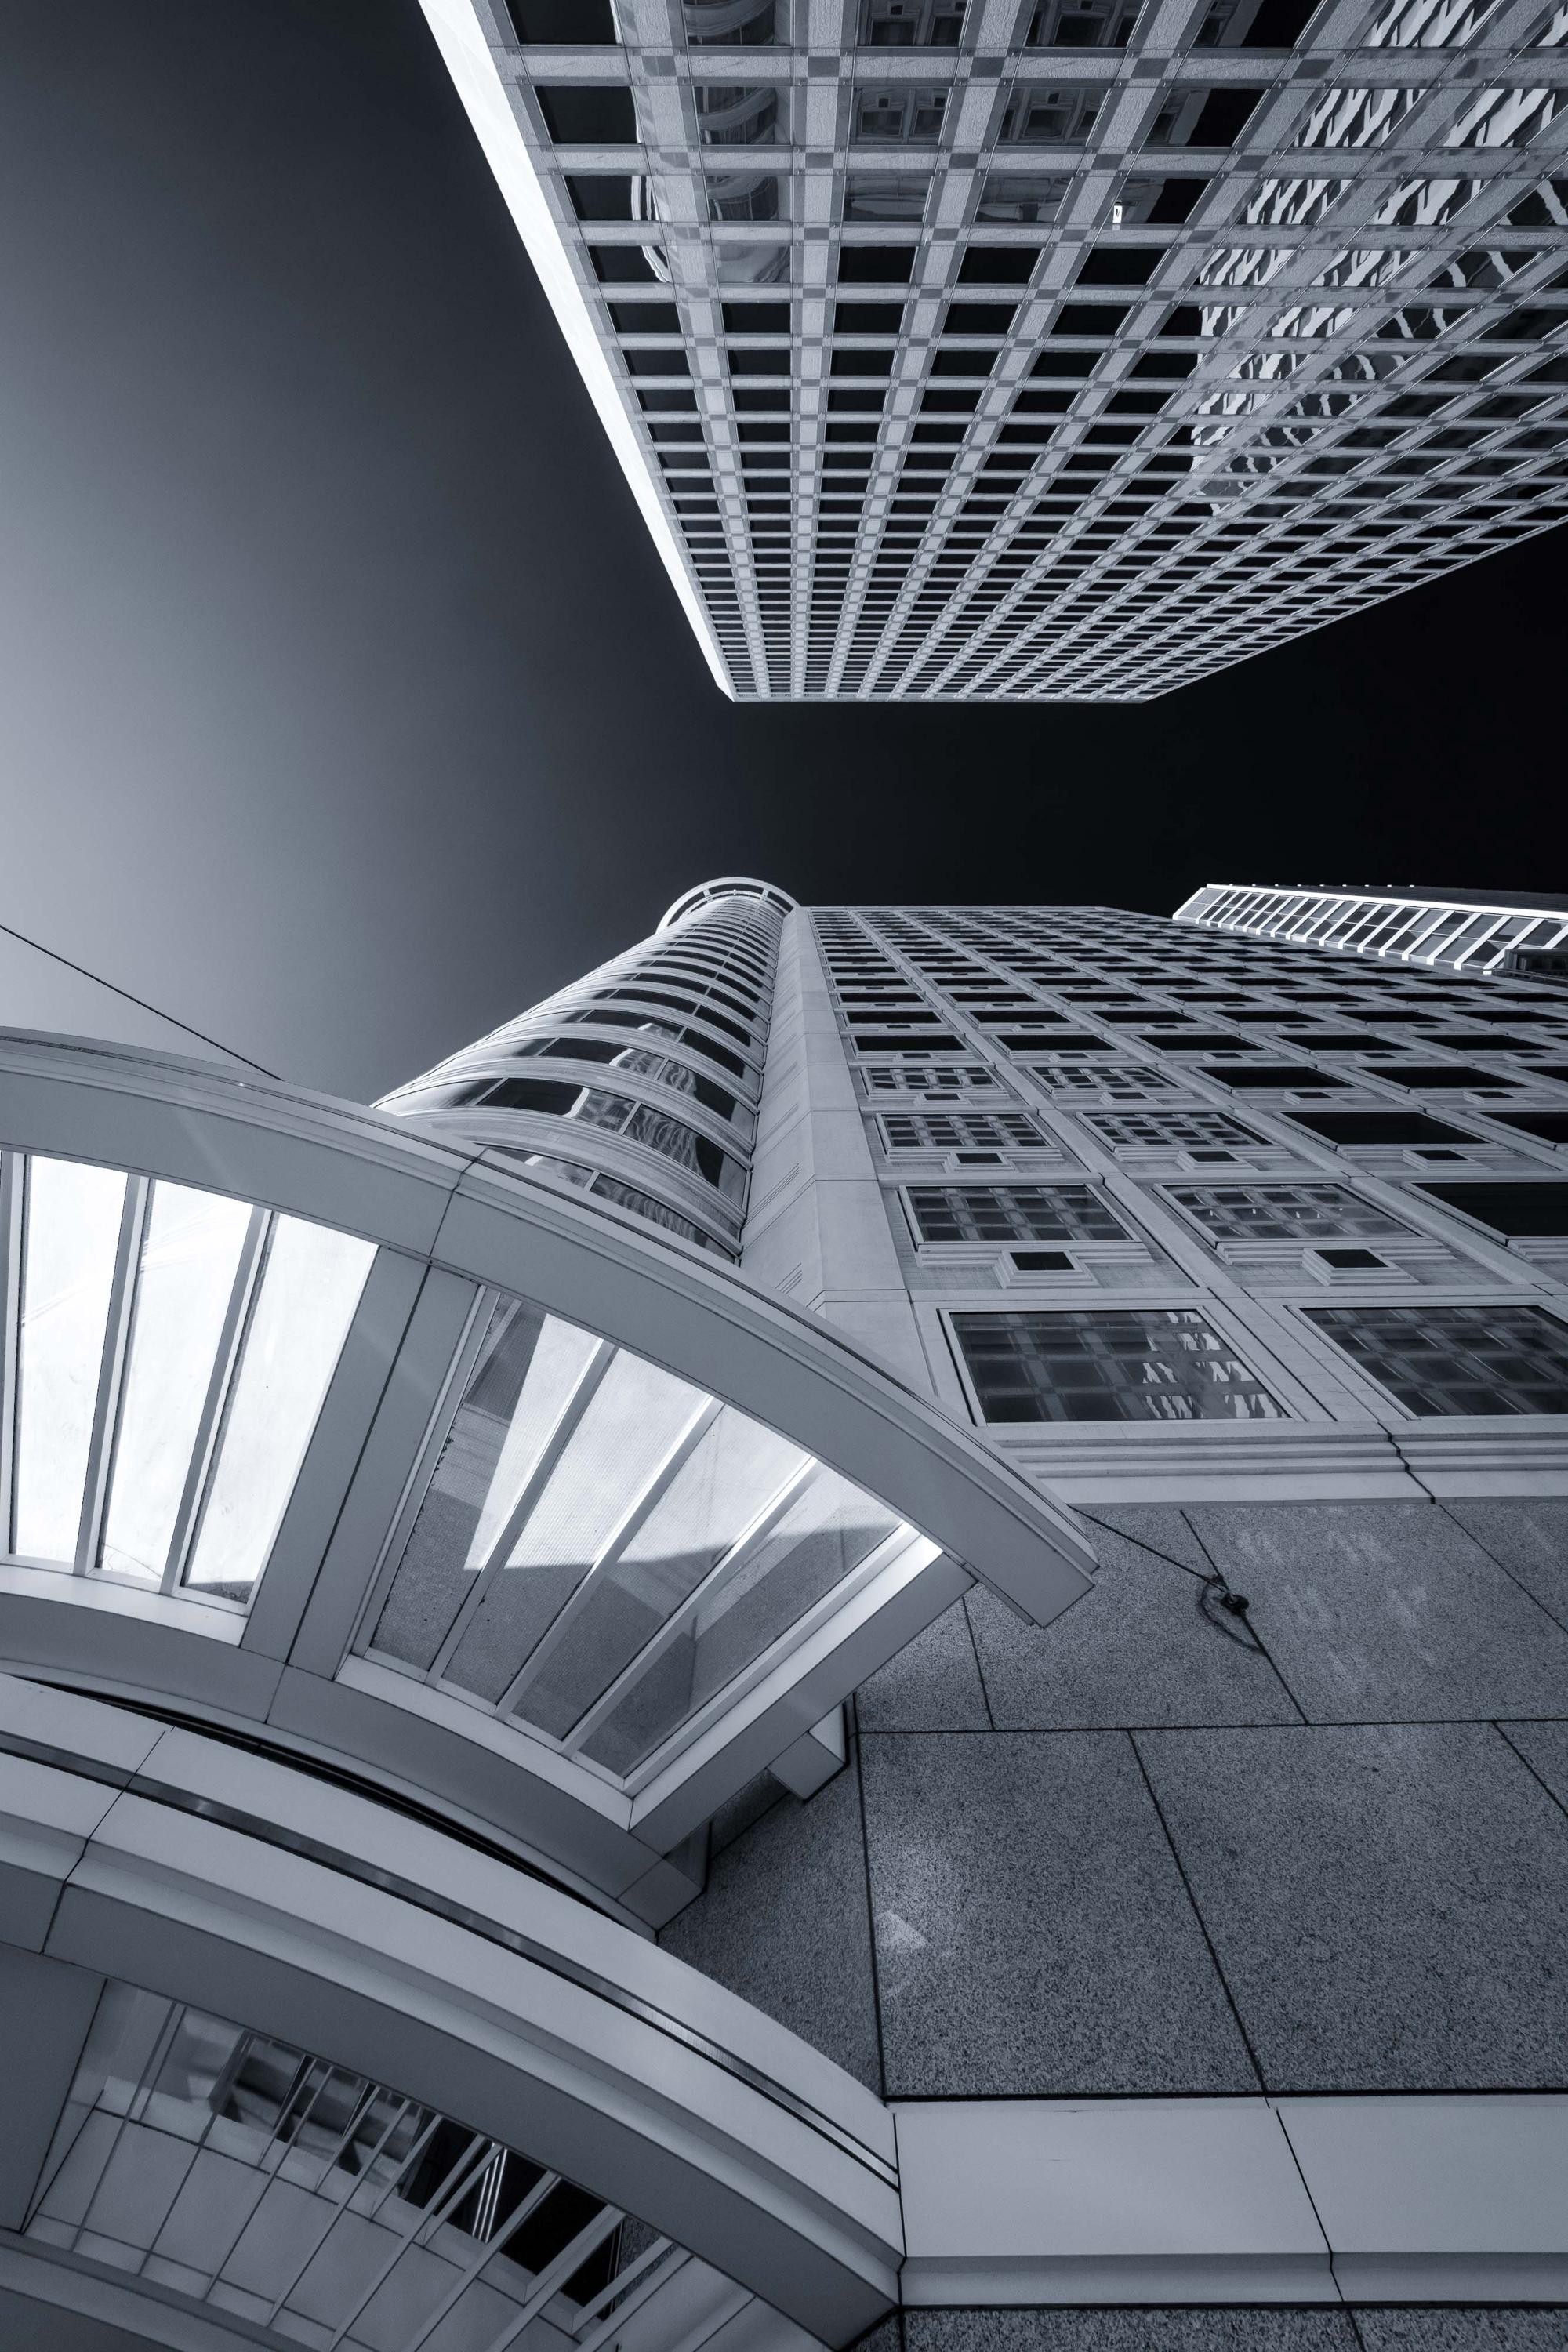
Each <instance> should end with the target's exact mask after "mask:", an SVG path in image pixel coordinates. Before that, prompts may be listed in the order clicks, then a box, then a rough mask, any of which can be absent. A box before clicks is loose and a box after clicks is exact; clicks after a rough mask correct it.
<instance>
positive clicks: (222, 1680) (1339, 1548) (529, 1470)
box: [0, 877, 1568, 2352]
mask: <svg viewBox="0 0 1568 2352" xmlns="http://www.w3.org/2000/svg"><path fill="white" fill-rule="evenodd" d="M1214 887H1215V890H1220V889H1221V886H1214ZM1268 895H1269V896H1270V898H1272V896H1273V895H1275V894H1268ZM1287 895H1289V896H1290V897H1291V898H1302V899H1304V898H1306V897H1307V896H1308V895H1311V894H1305V893H1291V894H1287ZM1361 895H1362V896H1363V898H1365V899H1366V900H1367V902H1368V904H1369V905H1370V904H1371V903H1372V902H1373V900H1376V901H1377V902H1378V903H1380V904H1381V905H1383V906H1384V907H1387V906H1390V905H1392V904H1393V903H1394V900H1395V898H1397V897H1398V894H1396V893H1391V892H1381V893H1380V892H1376V891H1368V892H1364V893H1363V894H1361ZM1200 902H1204V903H1202V904H1200ZM1401 903H1403V904H1404V905H1405V906H1406V907H1407V908H1412V909H1414V908H1415V906H1416V905H1417V904H1419V906H1420V907H1421V908H1426V906H1427V905H1428V904H1430V905H1431V906H1434V907H1437V906H1445V905H1447V906H1449V907H1452V906H1461V905H1462V906H1465V907H1467V908H1471V909H1475V908H1479V907H1480V906H1481V905H1482V904H1483V902H1481V901H1479V900H1477V899H1464V898H1458V899H1456V898H1454V897H1453V894H1448V895H1447V898H1444V897H1443V895H1442V894H1434V896H1433V898H1432V899H1431V900H1430V901H1427V900H1426V899H1421V898H1419V897H1418V894H1406V895H1405V898H1404V899H1403V900H1402V901H1401ZM1250 904H1251V894H1247V898H1246V900H1245V901H1238V900H1236V899H1235V898H1234V897H1233V895H1232V894H1230V893H1228V892H1226V893H1225V894H1224V896H1223V897H1222V898H1214V899H1208V898H1207V896H1206V894H1205V893H1200V894H1198V898H1197V900H1194V902H1192V905H1193V906H1197V907H1198V908H1199V911H1198V913H1197V915H1196V917H1195V919H1194V916H1193V914H1192V910H1191V907H1189V908H1184V910H1183V915H1184V918H1186V919H1183V920H1178V921H1171V920H1166V919H1157V918H1153V917H1150V916H1146V915H1139V914H1131V913H1126V912H1121V911H1118V910H1115V909H1111V908H1053V907H1040V906H1032V907H1029V906H1019V907H1001V908H961V907H931V908H888V907H865V908H803V907H800V906H799V905H797V904H796V903H795V900H794V899H793V898H791V897H790V896H789V894H788V893H787V892H785V891H784V890H781V889H779V888H777V887H774V886H773V885H772V884H769V883H766V882H762V881H757V880H754V879H751V878H749V877H723V878H721V879H719V880H716V881H713V882H710V883H708V884H704V885H702V886H700V887H699V888H696V889H694V890H692V891H690V892H689V893H687V894H686V895H685V896H684V897H683V898H681V899H679V900H678V901H677V903H676V905H675V906H674V907H672V908H670V909H669V911H668V914H667V915H666V916H665V918H664V919H663V920H662V922H661V923H660V924H659V926H658V928H657V929H656V930H655V931H653V932H652V933H651V934H650V936H649V937H648V939H647V940H644V941H643V942H641V943H640V944H639V945H637V946H636V947H634V948H632V949H630V950H627V952H626V953H625V954H624V955H622V956H619V957H616V958H615V959H613V960H612V961H610V962H609V963H607V964H605V966H603V967H601V968H600V969H599V970H598V971H595V972H593V973H590V974H588V975H586V976H585V977H584V979H583V980H582V981H580V982H574V983H573V984H572V985H570V986H568V987H566V988H564V989H563V990H562V991H560V992H558V993H557V994H556V995H555V996H553V997H552V998H550V999H549V1000H547V1001H546V1002H545V1003H542V1004H541V1005H538V1006H536V1007H534V1008H532V1009H531V1011H530V1012H528V1013H524V1014H522V1015H521V1016H519V1017H518V1018H517V1019H515V1020H514V1021H511V1022H509V1023H508V1024H505V1025H504V1026H503V1027H502V1028H500V1029H499V1030H497V1031H496V1032H494V1033H493V1034H491V1035H490V1036H489V1037H487V1038H485V1039H483V1040H481V1041H479V1043H477V1044H476V1045H472V1046H469V1047H466V1048H464V1049H463V1050H462V1051H461V1052H459V1053H458V1054H456V1055H454V1056H453V1057H452V1058H451V1059H450V1060H449V1061H448V1062H447V1063H445V1064H443V1065H442V1066H440V1067H439V1068H437V1070H434V1071H431V1072H429V1073H427V1074H426V1076H424V1077H421V1078H418V1079H416V1080H414V1081H412V1082H411V1083H410V1084H409V1085H408V1086H406V1087H403V1088H401V1089H399V1090H398V1091H397V1092H396V1093H395V1095H393V1096H391V1097H388V1098H387V1100H386V1102H385V1103H384V1105H383V1106H381V1107H379V1108H377V1109H376V1110H374V1111H368V1112H367V1111H364V1110H362V1109H359V1108H356V1107H355V1106H353V1105H350V1104H346V1103H342V1102H338V1101H335V1100H329V1099H326V1098H322V1097H312V1096H308V1095H304V1094H301V1093H300V1092H298V1091H297V1090H294V1089H291V1088H289V1087H286V1086H283V1085H281V1084H276V1085H268V1084H265V1083H259V1082H258V1080H257V1079H256V1077H255V1076H252V1075H247V1076H244V1077H243V1078H242V1077H241V1076H239V1075H238V1074H237V1072H235V1071H234V1070H233V1069H232V1068H224V1067H221V1066H215V1065H213V1064H212V1063H210V1062H205V1061H196V1060H195V1059H191V1058H188V1057H185V1056H184V1055H180V1054H178V1053H176V1052H175V1051H174V1049H173V1048H172V1046H171V1044H170V1042H169V1041H168V1040H166V1039H164V1038H163V1037H157V1038H154V1039H153V1040H151V1041H147V1040H145V1039H144V1038H142V1037H141V1036H138V1037H137V1038H136V1039H134V1040H131V1039H125V1038H121V1039H119V1040H116V1039H114V1038H112V1037H109V1038H102V1039H99V1040H89V1039H83V1038H81V1037H69V1036H62V1035H49V1034H40V1033H39V1032H37V1031H36V1030H30V1031H22V1030H14V1031H8V1032H6V1033H5V1034H4V1035H3V1036H0V1147H3V1150H0V1243H3V1255H0V1273H3V1276H4V1282H3V1286H0V1303H3V1307H4V1348H3V1349H0V1380H3V1382H4V1397H3V1404H4V1412H3V1415H0V1427H3V1429H4V1433H5V1446H4V1451H3V1454H0V1477H3V1482H4V1509H5V1538H6V1541H5V1560H4V1562H0V1625H3V1626H4V1628H5V1638H4V1641H3V1642H0V1790H3V1791H4V1801H3V1806H0V1984H3V1985H4V1988H5V2015H6V2017H7V2020H8V2021H12V2031H11V2032H8V2033H7V2034H6V2035H5V2036H4V2037H0V2086H3V2089H4V2097H5V2114H6V2117H7V2130H6V2133H5V2136H4V2144H3V2146H0V2336H3V2337H4V2340H5V2341H6V2342H7V2343H9V2342H13V2341H14V2342H16V2343H17V2344H18V2345H26V2346H27V2347H29V2352H32V2347H39V2352H130V2347H133V2346H136V2347H140V2346H144V2345H148V2344H157V2345H168V2346H175V2347H182V2352H186V2347H191V2348H192V2352H230V2347H236V2346H239V2345H260V2346H265V2347H271V2346H284V2345H289V2346H292V2345H299V2344H306V2345H310V2346H317V2347H337V2346H352V2347H364V2352H511V2347H517V2346H520V2345H523V2344H526V2345H528V2346H529V2347H530V2352H559V2347H563V2346H564V2345H573V2346H576V2347H581V2352H599V2347H604V2352H611V2347H626V2352H698V2347H713V2352H810V2347H811V2346H813V2345H827V2346H834V2347H847V2346H848V2345H850V2344H851V2343H854V2342H857V2341H858V2340H859V2339H860V2338H861V2337H862V2336H867V2335H868V2332H869V2331H880V2333H879V2335H878V2336H877V2341H878V2344H879V2347H882V2346H886V2347H888V2352H894V2347H897V2346H899V2345H900V2344H901V2345H902V2346H903V2347H906V2352H968V2347H982V2346H983V2347H987V2352H989V2347H993V2346H994V2347H997V2352H1014V2347H1031V2352H1032V2347H1036V2346H1038V2347H1041V2352H1047V2347H1062V2352H1094V2347H1104V2346H1109V2347H1113V2352H1121V2347H1125V2348H1126V2352H1134V2347H1144V2346H1151V2347H1156V2352H1187V2347H1194V2352H1195V2347H1207V2346H1209V2345H1211V2344H1213V2345H1224V2346H1240V2347H1256V2352H1358V2347H1360V2352H1447V2347H1458V2352H1483V2347H1485V2352H1496V2347H1502V2352H1542V2347H1548V2346H1552V2345H1558V2344H1561V2343H1562V2342H1563V2340H1564V2336H1563V2329H1564V2326H1568V2318H1565V2314H1568V2214H1565V2212H1564V2210H1563V2197H1562V2182H1563V2179H1564V2178H1568V2008H1565V2005H1564V2003H1563V1997H1562V1993H1563V1980H1562V1960H1561V1955H1562V1951H1563V1945H1564V1938H1565V1935H1568V1583H1565V1581H1564V1577H1565V1569H1564V1561H1565V1559H1568V1315H1565V1313H1564V1299H1565V1297H1568V1182H1564V1181H1563V1180H1562V1174H1561V1168H1560V1154H1561V1151H1562V1150H1563V1147H1564V1146H1565V1145H1568V985H1564V984H1563V983H1562V982H1558V981H1556V980H1554V979H1553V978H1552V975H1551V974H1550V972H1544V971H1542V970H1540V969H1535V970H1533V971H1532V970H1530V969H1528V968H1527V969H1521V970H1519V971H1510V970H1507V969H1505V965H1504V960H1503V950H1498V952H1496V953H1489V954H1488V955H1487V956H1485V957H1484V958H1482V957H1480V956H1479V955H1476V956H1472V955H1471V954H1470V953H1469V952H1468V951H1467V952H1466V953H1465V955H1464V956H1463V958H1462V959H1461V958H1458V957H1455V958H1451V959H1450V960H1448V961H1447V962H1445V961H1443V960H1442V945H1443V942H1442V941H1441V940H1439V939H1438V937H1437V934H1436V931H1434V930H1433V929H1430V928H1429V927H1428V928H1426V929H1423V930H1422V931H1421V936H1420V938H1419V939H1415V940H1412V941H1410V942H1407V949H1408V954H1407V960H1405V961H1395V960H1394V956H1393V955H1392V954H1390V953H1384V954H1382V955H1379V954H1377V953H1376V952H1375V951H1373V952H1370V953H1369V954H1368V955H1367V957H1366V960H1365V961H1363V963H1362V964H1360V965H1359V966H1352V964H1351V962H1350V961H1348V957H1347V954H1346V952H1345V951H1344V949H1343V948H1341V947H1336V946H1332V945H1329V946H1325V945H1322V944H1314V943H1313V940H1312V939H1311V938H1310V937H1309V936H1306V935H1303V936H1300V937H1286V936H1283V935H1279V934H1273V933H1271V934H1270V935H1268V936H1262V935H1260V934H1258V933H1257V932H1254V931H1251V930H1247V929H1236V928H1218V927H1217V925H1218V924H1219V923H1227V922H1229V921H1230V920H1231V917H1232V913H1233V912H1234V908H1235V907H1236V906H1237V905H1240V907H1241V910H1242V919H1243V920H1244V921H1245V920H1247V919H1249V915H1248V909H1249V908H1250ZM1205 905H1206V907H1207V908H1208V909H1209V910H1211V911H1212V909H1213V908H1215V907H1219V908H1220V913H1219V916H1218V918H1217V921H1210V920H1208V919H1206V917H1205ZM1226 909H1230V910H1231V912H1230V913H1227V912H1226ZM1548 914H1549V910H1547V909H1539V908H1537V909H1531V908H1525V907H1523V906H1521V907H1520V908H1517V909H1514V910H1511V911H1509V912H1504V911H1503V910H1500V909H1497V908H1492V909H1489V910H1488V920H1489V922H1490V923H1492V924H1493V925H1494V929H1493V930H1492V931H1491V933H1490V934H1489V936H1490V938H1491V940H1492V942H1493V945H1494V947H1495V946H1496V943H1497V941H1498V940H1500V939H1501V938H1502V936H1503V934H1502V932H1500V931H1499V930H1497V929H1496V928H1495V925H1496V924H1498V923H1502V924H1505V925H1506V924H1508V923H1510V922H1512V921H1514V920H1515V919H1516V918H1517V919H1518V920H1519V921H1520V922H1521V923H1523V922H1525V921H1529V922H1530V923H1532V924H1536V923H1540V922H1542V921H1544V920H1546V919H1547V918H1548ZM1472 919H1473V918H1472ZM1474 936H1479V935H1474ZM1508 936H1509V938H1510V940H1512V941H1513V942H1514V943H1515V944H1517V942H1518V941H1519V940H1523V939H1525V938H1526V936H1527V934H1526V933H1525V931H1524V930H1523V929H1520V930H1518V931H1515V932H1510V933H1509V935H1508ZM1445 937H1446V938H1447V940H1448V941H1449V943H1450V944H1452V941H1453V940H1455V939H1457V938H1458V932H1457V931H1449V932H1447V933H1446V934H1445ZM1422 940H1425V941H1426V949H1425V958H1426V960H1425V961H1422V954H1423V950H1422V945H1421V941H1422ZM1349 944H1351V945H1352V946H1353V942H1349Z"/></svg>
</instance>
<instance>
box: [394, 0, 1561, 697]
mask: <svg viewBox="0 0 1568 2352" xmlns="http://www.w3.org/2000/svg"><path fill="white" fill-rule="evenodd" d="M424 5H425V11H426V16H427V18H428V19H429V22H430V25H431V27H432V29H433V31H434V33H435V35H436V37H437V41H438V43H439V44H440V47H441V51H442V54H443V56H444V58H445V59H446V62H447V67H448V68H449V70H450V72H451V74H452V77H453V79H454V82H455V84H456V86H457V89H458V93H459V95H460V96H461V99H462V101H463V104H464V105H465V107H466V108H467V110H468V115H469V117H470V119H471V120H472V122H473V124H474V128H475V130H476V131H477V132H478V135H479V139H480V141H481V142H482V144H483V147H484V151H485V153H486V155H487V157H488V159H489V163H490V166H491V169H492V171H493V172H494V173H495V175H496V179H497V181H498V183H499V185H500V189H501V192H502V194H503V195H504V197H505V200H506V202H507V204H508V205H509V206H510V211H511V214H512V216H513V218H514V220H515V221H516V224H517V226H518V228H519V230H520V231H521V236H522V237H523V239H524V242H525V243H526V245H527V247H528V250H529V253H530V255H531V258H532V260H533V263H534V265H535V268H537V270H538V272H539V276H540V279H541V282H542V285H543V288H544V289H545V292H546V294H547V295H548V297H549V299H550V300H551V302H552V305H553V308H554V310H555V314H556V317H557V319H558V320H559V321H560V324H561V327H562V331H563V334H564V335H565V338H566V341H567V343H568V346H569V348H570V349H571V351H572V352H573V355H574V358H575V360H576V362H577V364H578V366H579V368H580V369H581V371H582V373H583V376H584V381H585V383H586V384H587V387H588V390H589V392H590V394H591V395H592V397H593V399H594V401H595V405H596V407H597V409H598V412H599V415H600V416H601V419H602V420H603V422H604V425H605V429H606V431H607V432H608V434H609V436H610V439H611V443H612V446H614V448H615V450H616V456H617V457H618V458H619V460H620V462H621V464H622V466H623V467H624V469H625V471H626V478H627V479H628V481H629V482H630V484H631V487H632V489H633V492H634V495H635V496H636V498H637V502H638V505H639V507H640V509H641V510H642V513H643V516H644V519H645V520H646V521H647V525H648V528H649V530H650V531H651V532H652V535H653V538H654V541H655V543H656V545H657V547H658V551H659V554H660V556H661V558H662V560H663V562H664V563H665V565H666V567H667V569H668V572H669V574H670V577H671V580H672V581H673V583H674V585H675V588H676V592H677V593H678V595H679V597H680V599H681V602H682V604H683V606H684V608H685V610H686V613H687V615H688V617H689V620H690V622H691V624H692V626H693V627H694V629H695V630H696V632H697V635H698V637H699V639H700V643H701V646H702V648H703V651H704V653H705V655H706V657H707V659H708V662H709V664H710V667H711V669H712V671H713V674H714V676H715V677H716V678H717V679H718V680H719V681H720V683H721V685H722V686H723V687H724V688H726V690H727V691H729V692H730V693H731V694H732V695H734V696H736V697H738V698H742V699H748V700H749V699H753V698H755V699H769V698H793V699H805V700H818V699H833V698H839V697H844V698H872V699H889V698H916V699H919V698H957V699H977V700H998V699H1002V700H1007V699H1022V700H1046V701H1058V700H1096V701H1110V702H1119V701H1140V700H1143V699H1145V698H1148V697H1151V696H1153V695H1158V694H1163V693H1166V692H1168V691H1170V690H1171V689H1172V688H1174V687H1178V686H1182V685H1184V684H1186V683H1188V682H1189V681H1190V680H1192V679H1194V678H1196V677H1203V676H1205V674H1207V673H1209V672H1211V671H1214V670H1216V669H1220V668H1223V667H1226V665H1228V664H1230V663H1232V662H1235V661H1237V660H1240V659H1243V658H1245V657H1246V656H1247V655H1249V654H1253V653H1256V652H1258V651H1259V650H1260V649H1261V648H1263V647H1265V646H1272V645H1277V644H1279V643H1281V642H1282V641H1283V640H1285V639H1287V638H1289V637H1292V636H1295V635H1300V633H1301V632H1302V631H1303V630H1307V629H1311V628H1315V627H1318V626H1320V625H1322V624H1323V623H1324V622H1326V621H1330V620H1335V619H1338V618H1339V617H1341V616H1342V615H1343V614H1349V613H1352V612H1354V611H1356V610H1358V609H1360V608H1361V607H1362V606H1363V605H1366V604H1373V603H1375V602H1377V601H1378V600H1379V599H1380V598H1383V597H1386V596H1389V595H1393V594H1394V593H1398V592H1399V591H1400V590H1402V589H1405V588H1408V587H1410V586H1412V585H1414V584H1415V583H1417V582H1420V581H1424V580H1429V579H1431V578H1433V577H1435V576H1436V574H1438V573H1440V572H1445V571H1447V570H1449V569H1451V568H1452V567H1453V566H1454V565H1456V564H1459V563H1465V562H1471V561H1473V560H1474V559H1475V558H1477V557H1478V556H1481V555H1484V554H1486V553H1488V552H1489V551H1491V550H1493V549H1496V548H1499V547H1501V546H1504V545H1506V544H1507V543H1508V542H1509V541H1511V540H1512V539H1515V538H1517V537H1519V536H1520V535H1521V534H1523V533H1528V532H1531V531H1536V530H1543V529H1546V528H1547V527H1549V526H1550V525H1551V524H1552V523H1554V522H1557V521H1559V520H1562V518H1563V514H1564V513H1565V512H1568V486H1565V479H1564V474H1563V449H1564V446H1565V445H1564V434H1563V413H1564V411H1563V404H1564V401H1565V400H1568V346H1565V345H1564V344H1563V340H1562V329H1563V323H1564V320H1568V308H1564V303H1565V300H1568V296H1565V293H1564V287H1565V284H1568V280H1565V279H1564V278H1563V263H1564V260H1565V258H1568V180H1565V179H1564V178H1563V177H1562V176H1561V173H1562V169H1563V166H1562V132H1563V114H1562V97H1561V90H1562V77H1563V58H1564V54H1565V52H1564V49H1563V38H1564V30H1565V20H1564V17H1563V10H1562V7H1561V5H1557V0H1319V5H1316V6H1314V5H1311V0H424Z"/></svg>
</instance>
